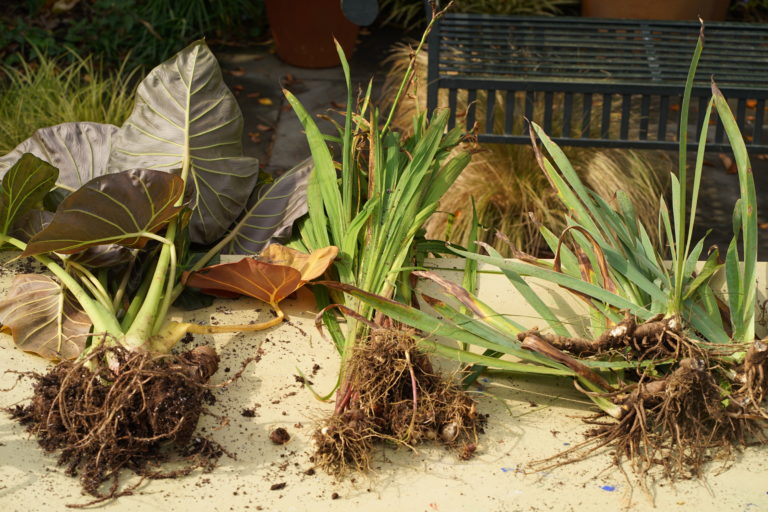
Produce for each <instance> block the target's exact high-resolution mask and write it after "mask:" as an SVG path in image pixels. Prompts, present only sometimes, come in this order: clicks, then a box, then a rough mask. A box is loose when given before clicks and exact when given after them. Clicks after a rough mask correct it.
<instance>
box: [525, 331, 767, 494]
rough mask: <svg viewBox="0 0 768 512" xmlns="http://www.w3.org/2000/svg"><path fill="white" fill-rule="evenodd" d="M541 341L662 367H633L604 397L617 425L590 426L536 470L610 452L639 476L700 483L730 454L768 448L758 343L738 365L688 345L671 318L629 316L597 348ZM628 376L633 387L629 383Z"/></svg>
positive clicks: (763, 361) (762, 349) (763, 360)
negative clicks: (654, 473)
mask: <svg viewBox="0 0 768 512" xmlns="http://www.w3.org/2000/svg"><path fill="white" fill-rule="evenodd" d="M530 332H532V333H535V334H537V335H539V334H538V333H537V332H536V331H530ZM526 334H528V333H526ZM553 338H554V339H553ZM542 339H544V340H545V341H547V342H548V343H550V344H551V345H552V347H555V348H557V349H559V350H562V351H565V352H571V353H573V354H574V355H581V356H584V355H587V354H588V355H600V354H601V353H604V352H608V351H613V352H614V353H615V352H616V351H617V350H621V349H622V348H623V349H624V352H625V357H627V358H630V359H631V360H634V361H637V362H638V363H640V362H643V361H648V362H651V361H653V362H658V363H659V366H656V367H655V368H656V372H654V373H653V374H652V375H650V374H646V373H644V372H643V371H642V370H641V367H640V366H638V367H637V368H638V369H637V370H636V374H635V375H633V374H632V373H631V372H628V373H627V374H626V376H625V378H626V379H629V380H628V381H625V382H620V383H619V390H618V391H617V392H614V393H612V394H610V395H609V397H610V399H611V400H612V401H613V402H614V403H615V404H617V405H619V406H621V411H622V413H621V416H620V417H619V418H618V421H608V422H605V421H600V422H595V423H597V425H598V426H597V427H595V428H593V429H592V430H591V431H590V432H588V440H587V441H586V442H585V443H582V444H581V445H579V446H577V447H575V448H573V449H571V450H568V451H566V452H564V453H562V454H560V455H558V456H556V457H553V458H551V459H546V460H544V461H539V462H538V463H535V464H534V468H539V469H541V468H543V467H549V465H550V463H551V462H552V461H553V460H559V461H560V462H558V463H556V464H555V465H559V464H561V463H564V462H565V463H567V462H572V461H574V460H580V459H582V458H585V457H587V456H588V454H589V453H590V452H593V451H594V450H595V449H596V448H599V447H602V446H609V447H611V448H614V449H615V452H614V453H615V456H616V462H617V464H618V463H620V461H621V459H622V458H624V457H626V458H627V459H629V460H630V461H632V463H633V466H634V468H635V471H636V472H637V473H638V474H639V475H641V476H645V475H648V474H649V471H650V470H651V469H654V468H660V469H661V472H662V475H663V476H664V477H666V478H667V479H670V480H675V479H679V478H692V477H699V476H701V474H702V470H703V466H704V465H705V464H706V463H707V462H709V461H711V460H714V459H722V460H729V458H730V456H731V454H732V453H733V451H734V449H738V448H740V447H744V446H747V445H749V444H751V443H754V442H765V441H766V437H765V428H766V421H765V420H766V419H768V415H767V414H766V412H765V407H764V405H763V403H762V402H763V400H764V398H765V396H766V390H767V389H768V379H766V375H768V347H767V346H766V344H765V343H763V342H760V341H756V342H755V343H754V344H753V345H752V346H751V347H750V348H749V349H748V350H747V351H746V356H745V357H744V361H743V363H741V364H740V365H738V366H735V365H734V364H733V363H732V362H731V361H732V359H730V358H729V357H726V358H721V357H719V356H718V354H717V353H715V352H713V351H710V350H708V349H705V348H703V347H702V346H700V345H699V344H698V342H696V341H694V340H691V339H688V338H686V337H685V336H684V334H683V333H682V329H681V326H680V324H679V321H678V320H677V319H676V318H672V319H660V318H654V319H652V320H650V321H648V322H645V323H637V322H636V320H635V319H634V318H630V317H627V318H625V320H624V321H622V322H621V323H620V324H618V325H617V326H616V327H614V328H613V329H611V330H610V331H608V332H606V333H605V334H603V335H602V336H600V337H599V338H598V339H597V340H595V341H584V340H580V339H568V338H559V337H552V336H542ZM739 350H740V349H739ZM564 357H568V356H565V355H564ZM650 368H654V366H653V365H652V366H651V367H650ZM633 376H634V377H636V378H637V381H635V382H632V380H633V379H632V377H633ZM563 461H564V462H563Z"/></svg>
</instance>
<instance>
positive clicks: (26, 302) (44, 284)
mask: <svg viewBox="0 0 768 512" xmlns="http://www.w3.org/2000/svg"><path fill="white" fill-rule="evenodd" d="M0 323H1V324H3V325H6V326H8V327H9V328H10V329H11V334H12V335H13V340H14V341H15V342H16V345H17V346H18V347H19V348H20V349H21V350H25V351H27V352H34V353H35V354H38V355H41V356H42V357H45V358H47V359H54V360H56V359H72V358H75V357H77V356H78V355H80V352H81V351H82V350H83V347H84V346H85V341H86V338H87V335H88V332H89V331H90V330H91V321H90V320H89V319H88V315H86V314H85V313H84V312H83V310H82V309H80V306H79V305H78V304H77V301H76V300H75V299H74V298H72V297H71V296H70V295H69V294H68V293H67V292H66V291H65V290H64V289H63V288H62V286H61V285H60V284H59V283H57V282H56V281H54V280H53V279H51V278H50V277H48V276H44V275H39V274H21V275H18V276H16V277H15V278H14V280H13V284H12V285H11V289H10V291H9V292H8V294H7V295H6V296H5V298H4V299H3V300H0Z"/></svg>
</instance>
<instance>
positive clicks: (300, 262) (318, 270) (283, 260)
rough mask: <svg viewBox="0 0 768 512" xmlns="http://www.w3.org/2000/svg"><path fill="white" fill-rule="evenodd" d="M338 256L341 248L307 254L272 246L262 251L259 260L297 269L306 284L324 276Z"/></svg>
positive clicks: (331, 247)
mask: <svg viewBox="0 0 768 512" xmlns="http://www.w3.org/2000/svg"><path fill="white" fill-rule="evenodd" d="M338 254H339V248H338V247H335V246H333V245H331V246H329V247H324V248H322V249H317V250H316V251H312V252H311V253H309V254H306V253H303V252H300V251H297V250H295V249H291V248H290V247H286V246H284V245H280V244H271V245H269V246H267V247H266V248H265V249H264V250H263V251H261V254H259V256H258V259H259V260H260V261H264V262H267V263H271V264H273V265H286V266H289V267H292V268H295V269H296V270H298V271H299V273H301V280H302V281H304V282H305V283H306V282H307V281H311V280H312V279H315V278H316V277H320V276H321V275H323V272H325V271H326V270H327V269H328V267H330V266H331V263H333V260H334V259H336V256H337V255H338Z"/></svg>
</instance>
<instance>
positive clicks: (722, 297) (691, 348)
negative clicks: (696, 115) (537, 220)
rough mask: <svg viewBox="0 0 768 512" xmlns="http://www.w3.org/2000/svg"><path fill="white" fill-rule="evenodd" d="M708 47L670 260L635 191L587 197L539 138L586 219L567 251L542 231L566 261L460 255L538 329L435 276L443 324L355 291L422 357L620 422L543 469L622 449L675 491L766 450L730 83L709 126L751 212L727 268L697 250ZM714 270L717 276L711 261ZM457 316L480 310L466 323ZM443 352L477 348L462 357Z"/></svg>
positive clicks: (743, 155)
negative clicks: (423, 352) (529, 378)
mask: <svg viewBox="0 0 768 512" xmlns="http://www.w3.org/2000/svg"><path fill="white" fill-rule="evenodd" d="M703 44H704V42H703V29H702V36H701V37H700V38H699V42H698V45H697V46H696V50H695V52H694V56H693V60H692V63H691V68H690V72H689V75H688V80H687V82H686V86H685V89H684V95H683V101H682V109H681V120H680V126H681V131H680V158H679V171H678V173H677V175H672V176H671V183H672V204H671V209H670V208H669V207H668V206H667V204H666V202H665V201H664V200H663V199H662V200H661V204H660V223H661V225H662V229H663V231H664V233H665V235H666V239H667V241H668V245H669V252H666V251H660V250H657V249H655V248H654V245H653V244H652V243H651V241H650V238H649V236H648V232H647V229H646V228H645V226H643V225H642V224H641V223H639V222H638V221H637V215H636V212H635V210H634V208H633V207H632V203H631V202H630V201H629V200H628V199H627V197H626V195H624V194H622V193H621V192H619V193H618V194H617V197H616V202H617V204H618V208H616V209H614V208H611V207H610V206H609V205H608V203H607V202H606V200H604V199H603V198H601V197H600V196H598V195H597V194H595V193H594V192H593V191H592V190H590V189H588V188H587V187H586V186H585V185H584V183H583V182H582V181H581V179H580V178H579V176H578V175H577V174H576V173H575V172H574V170H573V168H572V166H571V165H570V163H569V162H568V159H567V158H566V157H565V155H564V154H563V152H562V150H560V148H559V147H558V146H557V145H556V144H554V143H553V142H552V141H551V140H550V139H549V137H548V136H547V135H546V134H545V133H544V132H543V130H542V129H541V128H540V127H539V126H537V125H535V124H532V126H531V137H532V141H533V144H534V150H535V152H536V156H537V159H538V162H539V165H540V166H541V169H542V171H543V172H544V174H545V175H546V177H547V179H548V180H549V182H550V183H551V186H552V187H553V188H554V189H555V190H556V191H557V193H558V196H559V197H561V198H562V201H563V203H564V205H565V206H566V207H567V208H568V211H569V213H570V220H569V225H568V227H567V228H566V229H564V230H563V232H562V233H561V234H560V235H559V236H557V235H555V234H554V233H552V232H551V231H549V230H547V229H543V230H542V235H543V236H544V238H545V239H546V240H547V242H548V243H549V245H550V247H551V249H552V252H553V253H554V254H555V257H554V260H540V259H537V258H534V257H532V256H529V255H526V254H524V253H522V252H520V251H517V252H516V256H517V259H516V260H506V259H503V258H502V257H501V255H500V254H499V253H498V252H497V251H496V250H495V249H493V248H492V247H491V246H489V245H487V244H484V247H485V250H486V251H487V255H480V254H477V253H473V252H468V251H464V250H456V253H457V254H460V255H462V256H465V257H467V258H470V259H472V260H473V261H477V262H482V263H487V264H490V265H492V266H495V267H497V268H498V269H499V271H500V272H501V273H503V274H504V275H505V276H506V277H507V278H508V279H509V281H510V283H511V284H512V286H513V287H514V288H515V289H516V290H517V292H518V293H519V294H520V295H521V296H522V297H523V298H524V299H525V300H526V301H527V302H528V304H529V305H530V306H531V307H532V308H533V309H534V310H535V311H536V313H537V315H538V317H539V319H540V320H539V327H538V328H536V327H534V328H531V326H524V325H523V324H522V323H520V322H518V321H517V320H515V319H513V318H510V317H509V315H505V314H501V313H499V312H497V311H494V310H493V309H492V308H490V307H489V306H488V305H487V304H485V303H483V302H482V301H480V300H479V299H478V298H477V297H476V296H474V295H473V294H471V293H470V292H468V291H467V290H465V289H463V288H462V287H460V286H458V285H456V284H453V283H450V282H447V281H445V280H444V279H442V278H441V277H439V276H438V275H436V274H434V273H431V272H414V273H413V274H415V275H417V276H419V277H422V278H427V279H430V280H432V281H434V282H435V283H436V284H437V285H438V286H439V287H440V288H441V289H442V290H443V291H445V292H446V296H447V297H450V300H447V299H446V300H445V301H443V300H438V299H436V298H432V297H424V298H425V300H426V301H427V302H428V303H429V304H430V305H431V307H432V308H433V310H434V312H436V313H437V314H439V315H440V316H441V319H440V320H438V319H436V318H435V317H434V316H432V315H430V314H428V313H426V312H423V311H420V310H418V309H415V308H412V307H409V306H406V305H403V304H401V303H396V302H393V301H390V300H386V299H384V298H382V297H378V296H376V295H374V294H370V293H367V292H365V291H362V290H357V289H352V288H351V287H347V288H345V291H347V292H349V293H350V294H352V295H353V296H355V297H358V298H360V299H361V300H363V301H365V302H366V303H367V304H368V305H369V306H373V307H376V308H377V309H378V310H379V311H380V312H382V313H384V314H387V315H389V316H390V317H391V318H394V319H396V320H398V321H401V322H403V323H405V324H407V325H409V326H412V327H413V328H417V329H419V330H420V331H419V332H421V334H422V336H421V338H420V340H419V342H418V343H419V345H420V346H422V347H431V349H433V350H434V351H435V352H437V353H440V354H443V355H446V356H448V357H451V358H454V359H457V360H459V361H462V362H465V363H468V364H470V365H472V371H471V373H470V375H469V376H468V378H467V381H468V382H469V381H471V380H472V379H473V378H476V376H477V375H478V374H479V373H481V372H482V371H484V370H486V369H495V370H496V371H497V372H502V373H510V374H521V373H524V374H539V375H552V376H561V377H570V378H572V379H573V380H574V385H575V386H576V387H577V389H579V390H580V391H582V392H583V393H585V395H586V396H588V397H589V398H590V399H591V400H592V401H593V402H594V403H595V404H596V405H597V406H598V407H599V408H600V410H601V412H602V413H603V414H604V415H605V416H607V419H603V420H600V421H594V426H593V428H592V429H591V430H590V431H589V432H588V439H587V441H585V442H584V443H581V444H579V445H578V446H575V447H572V448H571V449H569V450H568V451H566V452H564V453H560V454H557V455H556V456H554V457H553V458H551V459H546V460H543V461H538V462H536V463H534V464H533V465H532V466H533V468H535V469H544V468H546V467H551V466H552V465H558V464H563V463H566V462H571V461H574V460H580V459H582V458H584V457H587V456H589V455H590V454H591V453H594V450H595V449H597V448H602V447H607V448H609V449H610V450H611V451H612V453H613V454H614V457H615V460H616V463H617V464H618V463H620V462H621V460H622V459H625V458H626V459H629V460H630V461H631V463H632V465H633V467H634V469H635V470H636V472H637V473H638V474H639V475H641V476H648V475H651V474H656V473H657V471H655V470H660V473H661V475H662V476H663V477H666V478H669V479H673V480H674V479H677V478H688V477H696V476H699V475H701V473H702V469H703V467H704V465H705V464H706V463H707V462H708V461H710V460H713V459H716V458H722V457H726V458H727V457H728V456H729V455H731V454H732V453H733V451H734V450H736V449H738V448H740V447H745V446H748V445H751V444H753V443H755V442H758V443H764V442H766V436H765V426H766V423H765V421H766V419H768V409H766V407H765V402H764V399H765V396H766V391H767V390H768V380H767V379H766V373H767V372H768V344H766V342H765V340H759V339H757V337H756V333H755V309H756V286H757V283H756V270H755V268H756V262H757V250H756V239H757V221H756V213H757V207H756V194H755V186H754V182H753V179H752V173H751V168H750V165H749V160H748V157H747V151H746V147H745V144H744V141H743V138H742V136H741V134H740V133H739V130H738V126H737V124H736V121H735V119H734V116H733V114H732V112H731V110H730V108H729V106H728V103H727V101H726V99H725V98H724V97H723V94H722V93H721V92H720V90H719V89H718V88H717V86H716V85H715V84H714V83H712V86H711V89H712V98H711V100H710V101H709V103H708V104H707V106H706V112H705V117H704V124H703V126H704V127H708V126H709V119H710V116H711V113H712V110H713V109H714V110H715V111H716V112H717V115H718V117H719V120H720V122H721V123H722V125H723V127H724V129H725V131H726V133H727V135H728V138H729V141H730V144H731V147H732V150H733V153H734V157H735V161H736V164H737V167H738V176H739V187H740V199H739V200H738V202H737V204H736V205H735V207H734V211H733V228H734V234H733V238H732V240H731V242H730V244H729V246H728V249H727V251H726V254H725V258H724V259H722V258H721V256H720V254H719V252H718V250H717V249H716V248H713V249H711V250H710V252H709V253H708V254H706V255H705V256H704V240H703V239H702V240H698V241H694V240H693V235H692V232H693V220H694V218H695V213H696V208H697V196H698V191H699V188H700V185H701V174H702V167H703V161H704V151H705V147H706V141H707V129H704V130H703V131H702V134H701V136H700V139H699V143H698V151H697V153H696V159H695V163H694V165H693V173H692V174H693V175H692V176H691V180H690V185H689V180H688V162H687V142H688V141H687V132H686V129H687V126H688V123H687V120H688V107H689V104H690V97H691V90H692V87H693V83H694V75H695V70H696V66H697V64H698V60H699V57H700V55H701V52H702V49H703ZM537 138H538V139H539V140H540V142H541V146H542V147H543V149H541V148H539V146H538V143H537V142H536V139H537ZM689 186H690V187H691V190H690V191H689ZM670 210H671V211H670ZM739 245H741V247H740V248H739ZM739 249H740V251H739ZM739 253H741V259H740V257H739ZM702 256H704V258H705V261H703V262H699V260H700V257H702ZM667 259H670V260H671V261H669V262H668V261H667ZM718 272H721V273H724V275H725V293H724V294H720V293H719V285H716V284H715V283H713V277H714V276H715V275H716V274H717V273H718ZM531 278H533V279H537V280H540V281H544V282H547V283H551V284H553V285H557V286H559V287H561V288H562V289H564V290H566V291H567V292H569V293H572V294H574V296H575V297H577V298H578V299H579V300H580V301H582V302H583V303H584V304H585V305H586V306H587V307H588V309H589V323H590V326H589V328H588V332H587V333H581V334H577V333H574V332H573V331H572V326H571V325H570V322H569V319H566V318H561V317H559V316H558V313H557V310H556V309H553V308H550V307H549V306H548V305H547V304H546V303H545V301H544V300H543V298H542V297H541V296H540V295H539V294H537V292H536V291H535V288H533V287H532V286H531V283H530V282H529V280H530V279H531ZM455 301H458V303H459V304H460V305H461V306H462V307H463V308H465V309H463V310H462V309H459V308H457V307H456V305H455ZM440 338H443V339H445V338H447V339H452V340H455V341H457V342H459V343H461V344H462V345H461V346H460V347H458V348H457V347H455V346H451V345H447V344H444V343H443V342H441V340H440ZM477 349H481V350H482V349H484V352H482V353H481V352H480V351H478V350H477Z"/></svg>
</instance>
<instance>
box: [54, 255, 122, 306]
mask: <svg viewBox="0 0 768 512" xmlns="http://www.w3.org/2000/svg"><path fill="white" fill-rule="evenodd" d="M64 265H65V268H66V267H70V268H72V269H74V270H75V272H77V273H78V274H79V275H80V278H81V281H82V282H83V284H84V285H85V286H86V288H88V289H89V290H90V291H91V293H92V294H93V296H94V298H95V299H96V300H98V301H99V303H101V305H102V306H104V308H105V309H107V310H108V311H110V312H111V313H114V312H115V309H114V307H113V306H112V301H111V300H109V294H108V293H107V290H105V289H104V286H103V285H102V284H101V281H99V280H98V279H97V278H96V276H94V275H93V273H91V271H89V270H88V269H87V268H85V267H84V266H82V265H81V264H79V263H77V262H74V261H71V260H70V259H67V260H66V261H65V264H64Z"/></svg>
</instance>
